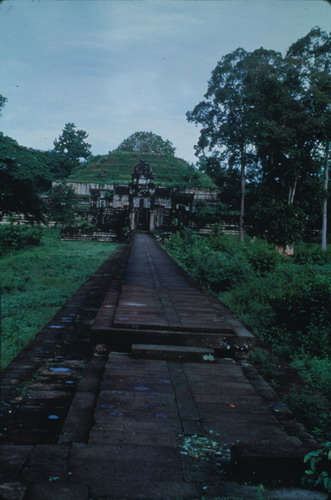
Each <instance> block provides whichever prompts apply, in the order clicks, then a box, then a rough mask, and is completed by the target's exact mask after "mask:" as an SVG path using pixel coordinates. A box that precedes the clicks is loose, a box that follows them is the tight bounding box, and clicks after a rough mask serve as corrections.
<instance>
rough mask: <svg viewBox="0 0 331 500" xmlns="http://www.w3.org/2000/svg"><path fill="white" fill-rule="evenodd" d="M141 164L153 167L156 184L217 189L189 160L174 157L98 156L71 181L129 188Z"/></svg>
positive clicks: (78, 169)
mask: <svg viewBox="0 0 331 500" xmlns="http://www.w3.org/2000/svg"><path fill="white" fill-rule="evenodd" d="M140 160H143V161H146V162H148V163H149V164H150V166H151V168H152V172H153V176H154V182H155V183H156V184H161V185H174V186H175V185H178V186H203V187H216V186H215V184H214V183H213V181H212V180H211V179H210V177H208V176H207V175H206V174H203V173H202V172H199V170H196V169H195V168H194V167H193V166H191V165H189V164H188V163H187V162H186V161H185V160H182V159H180V158H176V157H175V156H171V155H160V154H153V153H133V152H128V151H113V152H111V153H109V154H108V155H103V156H94V157H93V158H91V159H90V160H88V161H86V162H84V163H82V164H81V165H79V167H77V168H76V169H75V170H74V171H73V172H72V173H71V175H70V176H69V177H68V178H67V180H68V181H73V182H96V183H100V184H103V183H105V184H109V183H117V184H121V183H125V184H126V183H128V182H130V181H131V178H132V173H133V170H134V168H135V166H136V165H137V164H138V163H139V161H140Z"/></svg>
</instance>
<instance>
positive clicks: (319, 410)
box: [283, 388, 331, 440]
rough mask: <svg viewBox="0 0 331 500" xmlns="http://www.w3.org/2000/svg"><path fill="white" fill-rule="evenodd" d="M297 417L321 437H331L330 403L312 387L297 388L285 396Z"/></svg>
mask: <svg viewBox="0 0 331 500" xmlns="http://www.w3.org/2000/svg"><path fill="white" fill-rule="evenodd" d="M283 399H284V401H285V403H287V405H288V406H289V407H290V408H291V410H292V411H293V413H294V414H295V415H296V417H297V419H298V420H299V421H300V422H301V423H303V424H304V426H305V427H306V428H307V429H310V430H311V432H313V433H314V434H315V436H317V437H318V438H319V439H321V440H325V439H330V438H331V431H330V410H329V408H328V405H327V404H326V403H325V401H323V400H322V399H321V397H320V396H319V395H318V394H316V393H315V392H314V391H313V390H311V389H310V388H304V389H301V391H298V389H297V388H295V389H293V390H292V391H290V392H288V393H287V394H285V395H284V396H283Z"/></svg>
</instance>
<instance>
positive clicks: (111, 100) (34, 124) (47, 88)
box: [0, 0, 331, 163]
mask: <svg viewBox="0 0 331 500" xmlns="http://www.w3.org/2000/svg"><path fill="white" fill-rule="evenodd" d="M330 21H331V6H330V3H328V2H327V1H325V0H193V1H192V0H39V1H38V0H35V1H33V0H5V1H3V2H1V3H0V61H1V73H0V74H1V78H0V94H2V95H3V96H5V97H6V98H7V99H8V101H7V102H6V105H5V107H4V108H3V110H2V117H0V130H1V131H2V132H3V133H4V134H5V135H8V136H10V137H12V138H14V139H16V140H17V141H18V142H19V143H20V144H22V145H23V146H28V147H32V148H36V149H41V150H50V149H53V146H54V145H53V142H54V139H55V138H58V137H59V135H60V134H61V132H62V130H63V128H64V126H65V124H66V123H68V122H71V123H72V122H73V123H74V124H75V125H76V127H77V128H78V129H83V130H85V131H86V132H87V133H88V134H89V137H88V139H87V142H89V143H90V144H91V145H92V153H93V154H94V155H97V154H107V153H108V152H109V151H111V150H113V149H115V148H116V147H117V146H119V144H120V143H121V142H122V141H123V140H124V139H126V138H127V137H129V136H130V135H131V134H133V133H134V132H137V131H146V132H153V133H154V134H158V135H160V136H161V137H162V138H163V139H168V140H170V141H171V142H172V143H173V145H174V146H175V148H176V156H178V157H180V158H184V159H185V160H186V161H188V162H192V163H195V161H196V160H197V158H196V157H195V156H194V145H195V144H196V143H197V140H198V137H199V128H198V127H196V126H195V125H194V124H192V123H188V122H187V119H186V112H187V111H191V110H192V109H193V108H194V107H195V106H196V105H197V104H198V103H199V102H200V101H201V100H202V99H203V96H204V94H205V92H206V90H207V83H208V80H209V78H210V76H211V72H212V70H213V69H214V68H215V66H216V64H217V62H218V61H219V60H220V59H221V58H222V57H223V56H224V55H226V54H228V53H230V52H232V51H233V50H235V49H237V48H238V47H242V48H244V49H245V50H247V51H252V50H255V49H258V48H260V47H264V48H266V49H274V50H277V51H280V52H282V53H285V51H286V50H287V49H288V48H289V46H290V45H291V44H292V43H293V42H295V41H296V40H297V39H299V38H301V37H303V36H305V35H306V34H307V33H308V32H309V31H310V30H311V28H313V27H314V26H319V27H320V28H322V29H323V30H325V31H329V29H330V24H331V23H330Z"/></svg>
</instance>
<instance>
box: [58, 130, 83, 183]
mask: <svg viewBox="0 0 331 500" xmlns="http://www.w3.org/2000/svg"><path fill="white" fill-rule="evenodd" d="M87 137H88V133H87V132H85V131H84V130H79V129H77V128H76V125H75V124H74V123H66V124H65V126H64V129H63V131H62V134H61V135H60V136H59V138H58V139H55V141H54V150H53V152H54V153H55V156H54V158H53V170H54V174H55V176H57V177H59V178H62V177H67V176H68V175H69V174H70V173H71V171H72V170H73V169H74V168H75V167H77V166H78V165H79V163H80V162H81V160H82V159H85V160H87V159H88V158H90V156H91V145H90V144H88V143H87V142H85V139H87Z"/></svg>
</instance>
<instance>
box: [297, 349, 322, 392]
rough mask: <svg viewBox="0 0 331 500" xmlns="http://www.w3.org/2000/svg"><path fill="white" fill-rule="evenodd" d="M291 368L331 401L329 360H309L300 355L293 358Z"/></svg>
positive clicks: (305, 355) (303, 354)
mask: <svg viewBox="0 0 331 500" xmlns="http://www.w3.org/2000/svg"><path fill="white" fill-rule="evenodd" d="M291 366H292V367H293V368H295V369H296V370H297V371H298V372H299V373H300V375H301V376H302V377H303V378H304V379H305V380H306V381H307V382H308V383H310V384H311V385H313V386H314V387H316V388H317V389H318V390H319V391H320V392H321V393H322V394H324V396H326V397H327V398H329V399H331V361H330V360H329V359H326V358H324V359H320V358H316V357H313V358H310V357H309V356H307V354H305V353H302V354H301V355H299V356H297V357H295V359H294V361H293V362H292V364H291Z"/></svg>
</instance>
